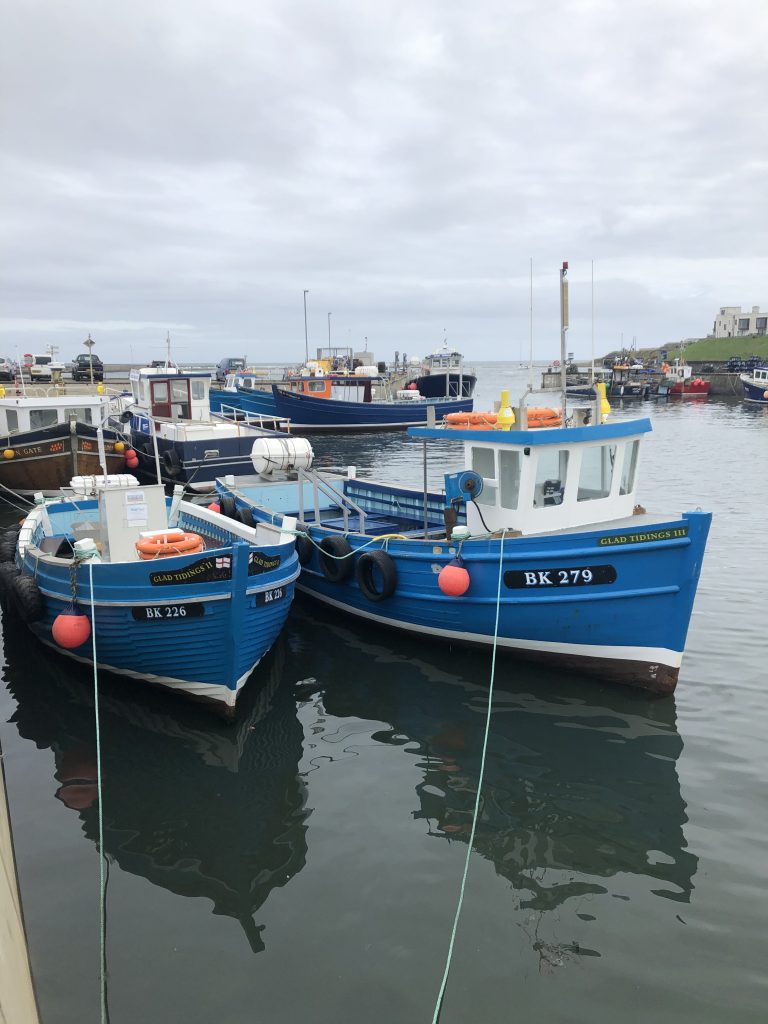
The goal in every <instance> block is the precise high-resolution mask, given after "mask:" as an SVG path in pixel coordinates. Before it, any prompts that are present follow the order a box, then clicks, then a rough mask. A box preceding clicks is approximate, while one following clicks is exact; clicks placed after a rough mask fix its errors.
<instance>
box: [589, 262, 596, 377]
mask: <svg viewBox="0 0 768 1024" xmlns="http://www.w3.org/2000/svg"><path fill="white" fill-rule="evenodd" d="M594 383H595V261H594V260H592V377H591V379H590V384H594Z"/></svg>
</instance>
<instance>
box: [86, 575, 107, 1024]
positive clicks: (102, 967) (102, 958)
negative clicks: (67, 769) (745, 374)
mask: <svg viewBox="0 0 768 1024" xmlns="http://www.w3.org/2000/svg"><path fill="white" fill-rule="evenodd" d="M88 575H89V578H90V584H91V651H92V654H93V710H94V717H95V719H96V786H97V788H98V791H99V944H100V945H99V951H100V953H99V980H100V997H101V1024H106V1022H107V1020H108V1014H107V942H106V938H107V937H106V928H105V918H106V907H105V905H104V897H105V882H104V856H105V854H104V807H103V802H102V791H101V728H100V724H99V669H98V666H97V664H96V602H95V598H94V593H93V562H91V563H90V564H89V566H88Z"/></svg>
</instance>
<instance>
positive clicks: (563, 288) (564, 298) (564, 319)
mask: <svg viewBox="0 0 768 1024" xmlns="http://www.w3.org/2000/svg"><path fill="white" fill-rule="evenodd" d="M567 331H568V261H567V260H564V261H563V265H562V267H561V268H560V388H561V390H562V392H563V425H564V426H565V425H566V418H565V393H566V387H567V380H568V378H567V373H566V365H565V354H566V353H565V349H566V343H565V335H566V332H567Z"/></svg>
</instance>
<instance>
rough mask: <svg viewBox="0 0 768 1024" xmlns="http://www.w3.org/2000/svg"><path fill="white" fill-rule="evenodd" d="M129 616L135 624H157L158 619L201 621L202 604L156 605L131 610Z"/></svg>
mask: <svg viewBox="0 0 768 1024" xmlns="http://www.w3.org/2000/svg"><path fill="white" fill-rule="evenodd" d="M131 615H132V616H133V618H134V619H135V620H136V622H157V621H158V620H160V619H201V618H202V617H203V605H202V604H192V603H191V602H190V603H189V604H158V605H144V606H143V607H141V608H131Z"/></svg>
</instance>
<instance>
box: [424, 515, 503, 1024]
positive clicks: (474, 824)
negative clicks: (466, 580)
mask: <svg viewBox="0 0 768 1024" xmlns="http://www.w3.org/2000/svg"><path fill="white" fill-rule="evenodd" d="M505 533H506V530H502V531H501V542H500V544H499V582H498V586H497V590H496V623H495V625H494V628H493V654H492V656H491V679H490V683H489V685H488V710H487V712H486V716H485V735H484V736H483V752H482V755H481V757H480V774H479V776H478V780H477V795H476V796H475V810H474V813H473V815H472V831H471V832H470V834H469V842H468V843H467V856H466V857H465V859H464V872H463V874H462V876H461V887H460V889H459V902H458V905H457V906H456V914H455V916H454V918H453V928H452V929H451V941H450V943H449V944H448V955H447V957H446V960H445V970H444V971H443V980H442V981H441V983H440V991H439V992H438V994H437V1002H436V1003H435V1012H434V1014H433V1015H432V1024H437V1022H438V1020H439V1019H440V1011H441V1009H442V1005H443V997H444V995H445V987H446V985H447V984H448V974H449V973H450V970H451V959H452V958H453V947H454V944H455V941H456V933H457V931H458V928H459V917H460V916H461V908H462V905H463V903H464V890H465V888H466V884H467V874H468V873H469V858H470V857H471V856H472V847H473V846H474V843H475V831H476V830H477V819H478V816H479V813H480V796H481V792H482V788H483V776H484V774H485V756H486V752H487V750H488V735H489V733H490V731H491V709H492V707H493V683H494V679H495V678H496V650H497V640H498V636H499V613H500V611H501V580H502V576H503V568H504V563H503V558H504V535H505Z"/></svg>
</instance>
